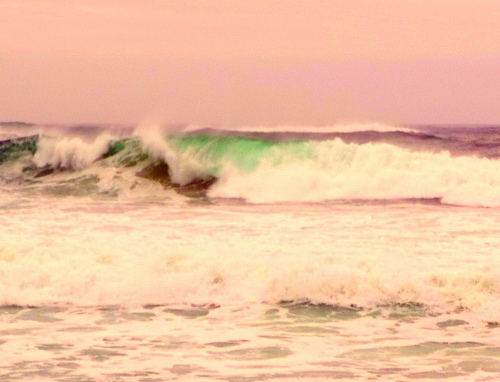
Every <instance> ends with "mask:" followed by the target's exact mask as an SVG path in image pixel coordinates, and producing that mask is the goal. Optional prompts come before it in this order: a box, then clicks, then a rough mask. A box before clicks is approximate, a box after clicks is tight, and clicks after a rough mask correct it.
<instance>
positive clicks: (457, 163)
mask: <svg viewBox="0 0 500 382" xmlns="http://www.w3.org/2000/svg"><path fill="white" fill-rule="evenodd" d="M188 130H189V131H185V132H184V133H183V134H165V132H164V131H162V130H161V129H151V128H143V129H138V130H136V132H135V133H134V134H131V135H130V136H129V137H128V138H124V137H121V136H120V135H119V134H114V133H113V132H112V131H109V130H107V131H104V132H101V133H100V134H94V136H91V137H89V136H81V135H80V136H79V135H77V134H76V135H75V134H71V135H64V134H60V135H52V136H51V135H46V134H41V135H30V136H26V137H17V138H12V139H6V140H3V141H0V166H1V167H0V178H1V179H2V180H3V181H4V182H10V183H12V182H17V183H18V184H29V185H30V187H35V188H36V187H38V188H40V189H43V187H44V185H46V184H49V183H50V184H51V186H54V185H57V184H61V182H62V183H64V184H65V185H66V186H67V184H68V181H69V180H70V179H81V178H82V176H83V177H84V178H85V179H90V178H92V179H94V181H93V186H94V187H93V188H92V189H94V190H101V191H102V190H103V189H106V187H107V191H106V192H108V191H109V180H110V179H115V180H116V179H118V178H122V180H123V181H121V182H115V186H114V191H113V193H114V194H115V195H120V194H123V193H125V192H126V191H127V189H128V190H130V189H132V188H134V189H135V188H137V187H138V179H146V180H147V181H153V182H155V183H157V184H160V185H161V186H162V187H164V188H168V189H172V190H175V191H176V192H178V193H180V194H183V195H186V196H190V197H209V198H211V199H221V198H222V199H227V198H230V199H238V200H243V201H246V202H250V203H276V202H323V201H344V202H345V201H353V200H401V199H410V200H438V201H440V202H441V203H444V204H454V205H463V206H482V207H498V206H500V161H499V160H498V159H496V158H497V152H498V150H499V147H500V140H495V137H496V136H497V135H498V131H496V130H494V131H487V132H486V133H483V135H481V134H479V133H478V132H476V133H475V135H467V134H466V133H464V132H459V134H457V133H456V132H455V133H454V134H450V133H449V132H447V131H444V130H443V131H440V130H434V131H423V130H422V131H414V130H411V129H408V130H405V129H397V128H394V129H388V128H387V129H382V128H379V129H378V130H377V129H371V130H369V129H364V130H363V129H361V128H359V129H357V130H356V129H352V131H347V130H346V129H344V131H342V129H338V130H337V131H335V132H334V131H326V132H325V131H322V132H318V131H313V129H307V128H303V129H302V131H299V130H297V131H290V130H286V129H285V128H279V129H275V130H273V131H271V132H270V131H260V130H258V129H248V128H247V129H245V128H241V129H240V130H239V131H238V134H237V135H235V131H230V130H220V129H218V130H215V129H193V128H191V129H188ZM56 175H57V179H56V178H54V176H56ZM55 179H56V180H55ZM104 179H107V182H104ZM70 183H71V182H70ZM74 183H75V187H80V186H81V184H80V183H79V182H74ZM84 183H85V182H84ZM87 183H88V182H87ZM87 183H85V184H87ZM118 183H119V184H118ZM105 184H107V185H108V186H106V187H104V185H105ZM116 184H118V185H116ZM98 192H99V191H98ZM136 192H137V193H140V188H139V189H137V190H136ZM76 194H78V193H76Z"/></svg>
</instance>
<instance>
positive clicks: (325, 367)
mask: <svg viewBox="0 0 500 382" xmlns="http://www.w3.org/2000/svg"><path fill="white" fill-rule="evenodd" d="M0 354H1V357H0V381H61V382H62V381H64V382H66V381H67V382H70V381H71V382H76V381H79V382H80V381H81V382H84V381H85V382H90V381H113V382H118V381H126V382H128V381H138V382H139V381H140V382H153V381H174V380H178V381H238V382H239V381H242V382H243V381H244V382H246V381H248V382H250V381H252V382H253V381H325V380H359V381H369V380H380V381H415V380H418V381H420V380H436V379H448V380H453V381H496V380H498V378H499V377H500V374H499V373H500V127H496V126H462V127H461V126H451V127H445V126H388V125H382V124H365V125H355V124H353V125H345V126H340V125H339V126H275V127H272V126H260V127H259V126H234V127H213V126H212V127H207V126H188V125H186V126H184V125H176V126H174V125H169V126H159V125H154V124H144V125H138V126H94V125H92V126H84V125H82V126H50V125H30V124H24V123H3V124H0Z"/></svg>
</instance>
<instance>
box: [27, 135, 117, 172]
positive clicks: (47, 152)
mask: <svg viewBox="0 0 500 382" xmlns="http://www.w3.org/2000/svg"><path fill="white" fill-rule="evenodd" d="M112 141H113V137H112V136H111V135H109V134H107V133H105V134H101V135H99V136H98V137H97V138H96V139H95V140H94V141H92V142H86V141H85V140H84V139H82V138H80V137H61V138H49V137H45V136H42V137H41V138H40V139H39V141H38V148H37V151H36V154H35V155H34V157H33V163H34V164H35V165H36V166H38V167H43V166H45V165H50V166H51V167H61V168H66V169H72V170H79V169H83V168H85V167H87V166H89V165H90V164H91V163H93V162H94V161H96V160H97V159H98V158H99V157H101V156H102V155H104V154H105V153H106V152H107V151H108V150H109V144H110V143H111V142H112Z"/></svg>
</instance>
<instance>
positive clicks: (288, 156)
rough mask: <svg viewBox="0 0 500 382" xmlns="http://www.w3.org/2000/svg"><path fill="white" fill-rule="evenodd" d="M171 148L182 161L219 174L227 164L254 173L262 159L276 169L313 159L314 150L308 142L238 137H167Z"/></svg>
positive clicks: (213, 173)
mask: <svg viewBox="0 0 500 382" xmlns="http://www.w3.org/2000/svg"><path fill="white" fill-rule="evenodd" d="M167 141H168V143H169V144H170V146H171V147H172V148H173V149H174V150H175V151H177V152H178V153H179V154H181V156H182V159H183V160H187V161H195V162H197V164H199V165H205V166H208V167H209V168H210V172H211V174H212V175H217V173H218V172H219V171H220V170H221V168H222V167H223V166H224V165H227V164H231V165H233V166H234V167H236V168H237V169H238V170H239V171H242V172H247V173H250V172H253V171H255V170H256V169H257V167H259V165H260V164H261V161H262V160H266V161H268V162H270V163H271V164H272V165H274V166H278V165H280V164H281V163H283V162H285V161H288V160H312V159H314V158H315V154H314V151H313V149H312V147H311V145H310V143H309V142H307V141H298V140H297V141H271V140H263V139H256V138H248V137H239V136H210V135H198V136H179V135H170V136H168V137H167Z"/></svg>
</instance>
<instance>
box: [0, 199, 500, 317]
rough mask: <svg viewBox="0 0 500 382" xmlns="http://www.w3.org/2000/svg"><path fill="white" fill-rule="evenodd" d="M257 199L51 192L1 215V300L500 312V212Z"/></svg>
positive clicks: (488, 315) (36, 302)
mask: <svg viewBox="0 0 500 382" xmlns="http://www.w3.org/2000/svg"><path fill="white" fill-rule="evenodd" d="M255 208H257V207H255V206H251V205H247V206H246V207H243V206H242V207H240V208H239V209H240V210H241V211H238V208H237V209H236V210H234V209H231V208H229V209H226V208H225V207H222V208H217V207H211V208H210V209H206V210H205V209H204V208H200V207H198V208H196V209H190V211H191V212H190V213H189V219H185V216H186V212H185V211H186V207H184V206H183V205H182V204H181V205H179V206H176V204H170V205H146V206H143V207H142V208H139V209H137V208H136V207H133V206H132V207H131V206H129V205H127V204H120V203H118V204H109V203H108V204H107V205H106V204H105V205H100V204H99V203H89V202H80V203H77V202H75V201H70V200H68V201H66V202H63V201H59V202H58V203H55V202H54V201H53V200H49V199H47V200H42V199H41V200H39V203H38V206H37V207H35V208H30V209H25V210H22V209H21V210H14V211H11V212H9V213H6V214H3V215H2V218H1V219H0V223H1V224H2V226H3V227H8V229H3V230H2V231H1V232H0V242H1V243H2V244H1V249H0V274H1V277H0V284H1V288H0V305H2V304H3V305H5V304H18V305H46V304H52V303H70V304H76V305H102V304H119V305H122V306H132V307H134V306H140V305H144V304H165V303H175V304H188V305H190V304H212V303H214V304H219V305H229V306H234V305H235V304H236V305H242V306H248V305H251V304H259V303H262V302H265V303H271V304H272V303H277V302H279V301H281V300H295V301H304V300H307V301H312V302H314V303H328V304H339V305H343V306H350V305H351V304H354V305H357V306H361V307H365V308H373V307H375V306H379V305H387V304H389V305H390V304H396V303H416V304H424V305H425V306H429V307H431V308H432V309H433V310H436V311H438V312H439V311H447V310H450V309H462V308H465V309H470V310H473V311H476V312H485V313H484V314H486V316H487V317H488V319H491V320H494V319H500V317H497V316H495V315H494V310H491V308H489V307H491V306H496V305H497V304H498V297H499V293H500V291H499V281H500V273H499V271H498V270H499V269H500V260H499V259H498V258H495V257H493V256H492V253H491V248H492V246H495V245H500V242H499V241H498V240H497V239H495V238H494V236H492V234H491V233H489V231H488V232H487V231H484V232H482V231H481V229H482V228H481V227H483V226H491V224H492V223H493V220H495V219H497V216H496V213H495V210H491V213H489V214H487V213H484V212H481V211H476V210H473V209H471V210H463V211H459V210H457V211H454V212H453V213H457V214H461V215H460V216H462V217H463V219H464V222H463V224H457V221H456V218H452V217H449V216H447V215H446V214H442V213H441V212H440V211H435V212H434V211H433V210H432V209H426V208H425V206H418V205H409V206H407V207H405V209H397V208H396V209H393V210H390V211H388V212H386V211H385V207H384V206H372V207H359V208H353V207H342V206H338V207H336V208H334V209H331V208H319V207H318V208H311V209H308V208H307V207H304V206H302V207H300V206H297V207H293V206H291V207H285V206H282V207H281V208H278V209H277V208H276V207H274V208H272V209H271V210H269V211H268V208H267V207H264V206H263V207H261V208H257V210H255ZM269 208H271V207H269ZM34 217H36V218H34ZM68 221H71V222H72V224H71V225H68V224H67V222H68ZM41 222H43V225H41ZM7 223H8V224H7ZM275 227H280V228H279V230H275ZM438 229H439V230H438ZM467 232H475V234H474V236H473V237H472V238H473V239H474V240H473V241H471V238H469V236H468V235H467ZM433 235H434V236H433ZM430 237H433V240H432V241H426V240H427V239H426V238H430ZM484 240H487V241H488V245H487V244H485V242H484ZM361 243H365V244H361ZM471 253H474V258H475V259H477V261H476V262H474V263H471V262H470V254H471ZM450 264H453V266H452V267H450Z"/></svg>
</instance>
